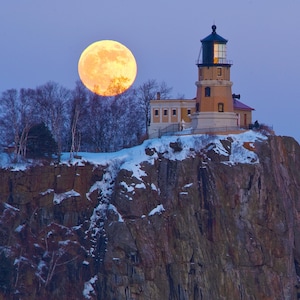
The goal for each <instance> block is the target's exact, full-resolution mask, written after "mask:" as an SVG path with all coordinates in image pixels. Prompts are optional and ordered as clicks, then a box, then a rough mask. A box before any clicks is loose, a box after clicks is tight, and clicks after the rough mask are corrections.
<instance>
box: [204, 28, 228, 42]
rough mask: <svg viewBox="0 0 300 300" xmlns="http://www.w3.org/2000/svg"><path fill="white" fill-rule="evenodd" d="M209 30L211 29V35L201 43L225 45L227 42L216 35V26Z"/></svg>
mask: <svg viewBox="0 0 300 300" xmlns="http://www.w3.org/2000/svg"><path fill="white" fill-rule="evenodd" d="M211 28H212V33H211V34H210V35H208V36H207V37H206V38H204V39H203V40H201V43H207V42H220V43H221V44H226V43H227V42H228V41H227V40H226V39H224V38H223V37H221V36H220V35H218V34H217V33H216V29H217V26H216V25H213V26H212V27H211Z"/></svg>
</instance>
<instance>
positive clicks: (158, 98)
mask: <svg viewBox="0 0 300 300" xmlns="http://www.w3.org/2000/svg"><path fill="white" fill-rule="evenodd" d="M156 99H157V100H160V92H157V93H156Z"/></svg>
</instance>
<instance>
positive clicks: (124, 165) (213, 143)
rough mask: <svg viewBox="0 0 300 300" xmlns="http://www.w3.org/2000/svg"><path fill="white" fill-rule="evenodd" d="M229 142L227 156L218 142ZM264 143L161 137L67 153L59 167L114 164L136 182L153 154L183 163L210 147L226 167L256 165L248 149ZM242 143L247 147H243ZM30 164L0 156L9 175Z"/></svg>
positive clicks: (249, 137)
mask: <svg viewBox="0 0 300 300" xmlns="http://www.w3.org/2000/svg"><path fill="white" fill-rule="evenodd" d="M228 138H231V139H232V140H233V142H232V149H231V154H229V152H228V150H227V149H225V148H224V147H223V145H222V143H221V140H225V139H228ZM265 139H267V137H266V136H264V135H262V134H260V133H259V132H254V131H251V130H249V131H246V132H244V133H240V134H229V135H205V134H203V135H201V134H200V135H199V134H198V135H186V136H163V137H161V138H156V139H150V140H146V141H144V143H143V144H141V145H139V146H135V147H132V148H128V149H123V150H120V151H117V152H112V153H87V152H80V153H78V156H80V157H81V158H80V159H75V158H74V159H72V160H71V161H70V153H63V154H62V157H61V163H62V164H66V165H69V164H77V165H84V164H85V163H86V162H89V163H91V164H95V165H110V164H112V163H113V164H116V165H118V167H119V168H120V169H127V170H129V171H132V172H133V176H134V177H136V178H138V179H140V178H141V176H144V175H145V174H144V172H143V171H142V170H141V169H140V167H139V166H140V163H141V162H144V161H147V162H149V163H153V162H154V160H155V159H156V158H157V153H164V156H165V158H168V159H170V160H183V159H185V158H187V157H190V156H192V155H194V152H193V151H191V149H194V150H195V151H199V150H201V149H203V148H205V147H206V146H207V145H210V147H211V149H213V150H214V151H215V152H216V153H219V154H221V155H224V156H229V160H228V162H226V163H227V164H229V165H232V164H237V163H257V162H258V157H257V155H256V153H255V152H254V151H252V150H251V149H249V148H251V147H254V146H253V145H254V142H255V141H259V140H265ZM175 142H177V143H180V145H181V148H182V150H181V151H174V150H173V149H172V148H171V147H170V143H175ZM245 143H247V144H248V147H245ZM146 148H149V149H155V153H154V154H153V155H147V154H146V152H145V149H146ZM30 165H31V163H21V164H12V163H11V162H10V159H9V157H8V155H7V154H5V153H2V154H1V155H0V167H2V168H10V169H11V170H12V171H19V170H25V169H26V168H27V167H29V166H30Z"/></svg>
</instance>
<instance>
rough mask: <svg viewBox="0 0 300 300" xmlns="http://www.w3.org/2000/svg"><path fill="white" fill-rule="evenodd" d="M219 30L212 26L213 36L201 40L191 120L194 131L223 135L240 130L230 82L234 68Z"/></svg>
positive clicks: (225, 42)
mask: <svg viewBox="0 0 300 300" xmlns="http://www.w3.org/2000/svg"><path fill="white" fill-rule="evenodd" d="M216 30H217V27H216V25H213V26H212V33H211V34H210V35H208V36H207V37H206V38H204V39H202V40H201V50H200V55H199V59H198V61H197V67H198V80H197V81H196V87H197V96H196V108H195V110H196V112H195V113H194V114H193V115H192V116H191V118H192V127H193V129H194V130H195V131H197V130H199V131H201V130H203V129H205V130H207V129H211V130H212V131H218V129H220V130H222V131H224V129H225V130H226V129H228V130H232V129H235V128H236V127H237V114H236V113H235V112H234V103H233V99H232V90H231V87H232V82H231V80H230V68H231V65H232V64H231V62H230V61H229V60H228V59H227V42H228V41H227V40H226V39H225V38H223V37H221V36H220V35H218V34H217V32H216Z"/></svg>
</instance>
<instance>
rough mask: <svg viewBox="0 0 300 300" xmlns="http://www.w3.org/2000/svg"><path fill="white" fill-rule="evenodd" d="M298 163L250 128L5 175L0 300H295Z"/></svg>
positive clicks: (286, 142)
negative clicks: (225, 134) (243, 130)
mask: <svg viewBox="0 0 300 300" xmlns="http://www.w3.org/2000/svg"><path fill="white" fill-rule="evenodd" d="M299 159H300V147H299V145H298V144H297V142H296V141H295V140H294V139H292V138H289V137H279V136H264V135H261V134H260V133H255V132H252V131H248V132H245V133H242V134H235V135H228V136H209V135H195V136H181V137H164V138H161V139H155V140H148V141H145V142H144V144H143V145H141V146H137V147H134V148H131V149H126V150H122V151H119V152H116V153H111V154H95V156H93V158H91V156H89V155H86V157H85V154H84V153H83V154H82V159H80V160H74V161H73V162H72V163H69V162H67V160H65V161H63V162H62V163H60V164H53V165H47V166H38V165H37V166H31V167H30V166H28V167H27V168H25V169H24V170H15V169H13V168H10V169H1V170H0V176H1V185H0V299H1V300H2V299H116V300H117V299H120V300H121V299H154V300H157V299H171V300H173V299H178V300H187V299H197V300H198V299H270V300H271V299H272V300H274V299H278V300H279V299H280V300H282V299H298V298H299V299H300V296H299V293H300V286H299V284H300V283H299V279H300V277H299V276H300V216H299V212H300V171H299V170H300V162H299Z"/></svg>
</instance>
